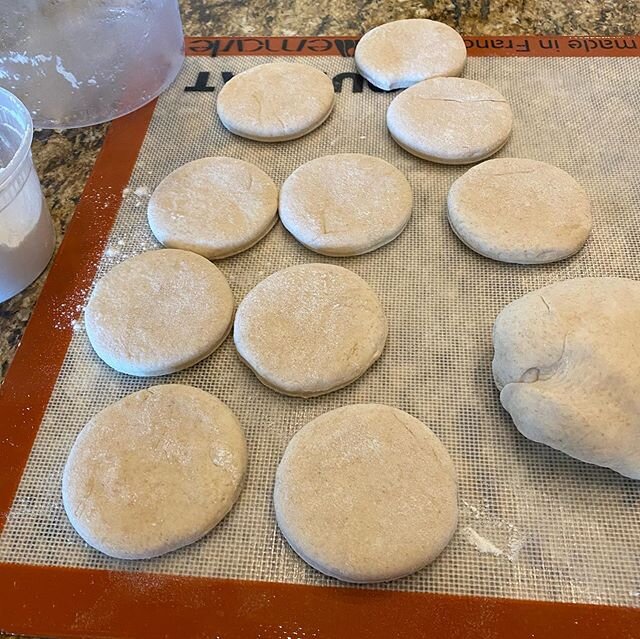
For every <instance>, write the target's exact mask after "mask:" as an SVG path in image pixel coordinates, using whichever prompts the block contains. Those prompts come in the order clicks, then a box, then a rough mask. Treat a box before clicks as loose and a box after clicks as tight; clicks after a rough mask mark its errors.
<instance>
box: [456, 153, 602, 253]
mask: <svg viewBox="0 0 640 639" xmlns="http://www.w3.org/2000/svg"><path fill="white" fill-rule="evenodd" d="M448 214H449V223H450V224H451V228H452V229H453V231H454V232H455V234H456V235H457V236H458V237H459V238H460V239H461V240H462V241H463V242H464V243H465V244H466V245H467V246H468V247H469V248H471V249H473V250H474V251H476V252H477V253H480V255H484V256H485V257H490V258H492V259H494V260H500V261H502V262H512V263H515V264H544V263H546V262H555V261H556V260H562V259H564V258H565V257H569V256H570V255H573V254H574V253H577V252H578V251H579V250H580V249H581V248H582V247H583V246H584V243H585V242H586V241H587V237H588V236H589V233H590V232H591V224H592V223H591V210H590V205H589V198H588V197H587V194H586V193H585V191H584V189H583V188H582V187H581V186H580V185H579V184H578V183H577V182H576V181H575V180H574V179H573V178H572V177H571V176H570V175H569V174H568V173H566V172H565V171H563V170H562V169H559V168H557V167H555V166H552V165H551V164H546V163H545V162H538V161H536V160H525V159H519V158H499V159H496V160H488V161H487V162H483V163H482V164H478V166H474V167H473V168H472V169H469V170H468V171H467V172H466V173H465V174H464V175H462V177H459V178H458V179H457V180H456V181H455V182H454V183H453V185H452V186H451V189H450V191H449V198H448Z"/></svg>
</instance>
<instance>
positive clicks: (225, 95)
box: [217, 62, 335, 142]
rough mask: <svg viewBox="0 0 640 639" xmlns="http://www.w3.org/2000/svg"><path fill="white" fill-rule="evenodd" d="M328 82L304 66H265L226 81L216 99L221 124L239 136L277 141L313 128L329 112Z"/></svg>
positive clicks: (330, 90)
mask: <svg viewBox="0 0 640 639" xmlns="http://www.w3.org/2000/svg"><path fill="white" fill-rule="evenodd" d="M334 102H335V93H334V91H333V82H332V81H331V80H330V79H329V77H327V76H326V75H325V74H324V73H322V71H320V70H319V69H316V68H314V67H311V66H309V65H307V64H298V63H291V62H270V63H268V64H261V65H259V66H257V67H253V68H252V69H249V70H248V71H244V72H243V73H240V74H239V75H237V76H235V77H233V78H231V80H229V82H227V83H226V84H225V85H224V86H223V87H222V89H221V90H220V93H219V95H218V104H217V109H218V116H219V118H220V120H221V121H222V124H224V126H225V127H226V128H227V129H229V131H231V133H235V134H236V135H239V136H241V137H243V138H249V139H250V140H258V141H261V142H282V141H284V140H293V139H295V138H299V137H302V136H303V135H305V134H306V133H309V132H310V131H313V130H314V129H316V128H317V127H319V126H320V125H321V124H322V123H323V122H324V121H325V120H326V119H327V118H328V117H329V114H330V113H331V111H332V109H333V105H334Z"/></svg>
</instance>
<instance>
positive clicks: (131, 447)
mask: <svg viewBox="0 0 640 639" xmlns="http://www.w3.org/2000/svg"><path fill="white" fill-rule="evenodd" d="M246 465H247V450H246V444H245V439H244V434H243V432H242V428H241V427H240V424H239V423H238V420H237V419H236V418H235V416H234V415H233V413H232V412H231V411H230V410H229V409H228V408H227V407H226V406H225V405H224V404H223V403H222V402H221V401H220V400H219V399H217V398H216V397H214V396H213V395H209V393H205V392H204V391H201V390H199V389H197V388H192V387H191V386H182V385H179V384H167V385H164V386H152V387H151V388H148V389H147V390H142V391H139V392H137V393H133V394H132V395H128V396H127V397H125V398H124V399H121V400H120V401H118V402H116V403H115V404H111V405H110V406H107V407H106V408H105V409H103V410H102V411H100V412H99V413H98V414H97V415H95V417H93V419H91V420H90V421H89V423H88V424H87V425H86V426H85V427H84V428H83V429H82V431H81V432H80V434H79V435H78V438H77V439H76V442H75V444H74V445H73V448H72V449H71V452H70V454H69V458H68V460H67V463H66V466H65V468H64V474H63V477H62V496H63V502H64V507H65V510H66V512H67V515H68V517H69V520H70V521H71V524H72V525H73V527H74V528H75V529H76V531H77V532H78V534H79V535H80V536H81V537H82V538H83V539H84V540H85V541H86V542H87V543H88V544H89V545H91V546H93V547H94V548H97V549H98V550H100V551H102V552H103V553H105V554H107V555H110V556H111V557H117V558H120V559H146V558H148V557H156V556H158V555H162V554H164V553H166V552H170V551H172V550H176V549H177V548H181V547H182V546H186V545H187V544H191V543H193V542H194V541H196V540H198V539H200V537H202V536H203V535H206V534H207V533H208V532H209V531H210V530H211V529H212V528H213V527H214V526H215V525H216V524H218V522H219V521H220V520H221V519H222V518H223V517H224V516H225V515H226V514H227V513H228V512H229V510H231V507H232V506H233V504H234V503H235V501H236V499H237V498H238V495H239V494H240V489H241V485H242V478H243V476H244V472H245V469H246Z"/></svg>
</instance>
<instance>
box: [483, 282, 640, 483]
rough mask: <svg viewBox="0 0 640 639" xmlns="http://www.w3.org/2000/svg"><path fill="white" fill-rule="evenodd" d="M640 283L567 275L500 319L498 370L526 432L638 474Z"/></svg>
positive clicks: (505, 397) (505, 400) (504, 396)
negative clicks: (567, 277)
mask: <svg viewBox="0 0 640 639" xmlns="http://www.w3.org/2000/svg"><path fill="white" fill-rule="evenodd" d="M639 325H640V282H636V281H634V280H628V279H622V278H581V279H573V280H566V281H563V282H558V283H556V284H552V285H551V286H547V287H545V288H542V289H540V290H538V291H534V292H532V293H529V294H528V295H525V296H524V297H522V298H520V299H518V300H516V301H515V302H512V303H511V304H509V305H508V306H507V307H506V308H505V309H504V310H503V311H502V312H501V313H500V314H499V315H498V318H497V319H496V322H495V326H494V329H493V344H494V349H495V354H494V359H493V375H494V378H495V382H496V385H497V386H498V388H500V389H501V392H500V401H501V402H502V405H503V406H504V407H505V408H506V410H507V411H508V412H509V413H510V414H511V417H512V418H513V421H514V423H515V425H516V427H517V428H518V430H520V432H521V433H522V434H523V435H525V437H528V438H529V439H532V440H534V441H537V442H542V443H544V444H547V445H548V446H551V447H552V448H556V449H558V450H561V451H562V452H564V453H567V454H568V455H571V456H572V457H576V458H577V459H580V460H582V461H586V462H589V463H591V464H597V465H598V466H605V467H608V468H611V469H613V470H615V471H617V472H618V473H620V474H622V475H626V476H627V477H631V478H633V479H640V345H639V342H638V326H639Z"/></svg>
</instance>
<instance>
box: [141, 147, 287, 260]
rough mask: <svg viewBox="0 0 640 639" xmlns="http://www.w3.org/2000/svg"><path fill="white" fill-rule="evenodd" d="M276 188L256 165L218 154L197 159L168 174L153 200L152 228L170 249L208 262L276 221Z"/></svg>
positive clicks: (237, 247)
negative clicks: (196, 254)
mask: <svg viewBox="0 0 640 639" xmlns="http://www.w3.org/2000/svg"><path fill="white" fill-rule="evenodd" d="M277 210H278V189H277V188H276V185H275V184H274V183H273V181H272V180H271V178H270V177H269V176H268V175H267V174H266V173H265V172H264V171H261V170H260V169H259V168H258V167H257V166H255V165H254V164H251V163H249V162H245V161H244V160H236V159H235V158H226V157H217V158H203V159H201V160H194V161H193V162H189V163H187V164H185V165H183V166H181V167H180V168H178V169H176V170H175V171H173V172H172V173H170V174H169V175H167V177H166V178H164V180H162V182H160V184H159V185H158V187H157V188H156V190H155V191H154V192H153V195H152V196H151V198H150V200H149V207H148V219H149V226H150V227H151V230H152V231H153V234H154V235H155V236H156V237H157V238H158V241H159V242H161V243H162V244H164V245H165V246H167V247H169V248H178V249H186V250H187V251H193V252H194V253H198V254H200V255H202V256H204V257H206V258H207V259H209V260H216V259H220V258H223V257H228V256H229V255H235V254H236V253H240V252H241V251H244V250H245V249H248V248H249V247H251V246H253V245H254V244H255V243H256V242H258V241H259V240H261V239H262V238H263V237H264V236H265V235H266V234H267V233H268V232H269V231H270V230H271V228H272V227H273V225H274V224H275V223H276V220H277V215H276V212H277Z"/></svg>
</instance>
